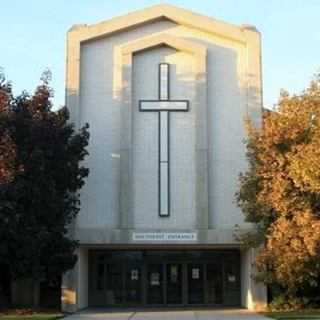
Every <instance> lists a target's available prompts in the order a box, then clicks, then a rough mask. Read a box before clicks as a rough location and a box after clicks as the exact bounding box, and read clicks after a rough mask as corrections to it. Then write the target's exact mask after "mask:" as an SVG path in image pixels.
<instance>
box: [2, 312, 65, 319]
mask: <svg viewBox="0 0 320 320" xmlns="http://www.w3.org/2000/svg"><path fill="white" fill-rule="evenodd" d="M59 318H62V314H45V313H44V314H41V313H40V314H30V315H17V314H9V315H7V314H0V320H56V319H59Z"/></svg>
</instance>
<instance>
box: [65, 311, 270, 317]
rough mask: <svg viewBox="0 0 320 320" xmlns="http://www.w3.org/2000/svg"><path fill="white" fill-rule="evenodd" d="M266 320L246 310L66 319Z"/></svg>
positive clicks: (85, 314) (89, 313)
mask: <svg viewBox="0 0 320 320" xmlns="http://www.w3.org/2000/svg"><path fill="white" fill-rule="evenodd" d="M100 319H101V320H104V319H106V320H266V319H270V318H267V317H264V316H261V315H259V314H256V313H253V312H250V311H247V310H244V309H228V310H186V311H183V310H180V311H175V310H168V311H148V310H141V311H131V310H130V311H129V310H128V311H123V312H122V311H106V310H102V309H101V310H96V309H89V310H84V311H82V312H79V313H75V314H72V315H70V316H68V317H66V320H100Z"/></svg>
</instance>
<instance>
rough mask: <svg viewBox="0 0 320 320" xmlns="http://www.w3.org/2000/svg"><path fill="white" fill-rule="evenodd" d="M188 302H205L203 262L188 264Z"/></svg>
mask: <svg viewBox="0 0 320 320" xmlns="http://www.w3.org/2000/svg"><path fill="white" fill-rule="evenodd" d="M187 268H188V269H187V270H188V303H190V304H203V303H204V268H203V264H197V263H190V264H188V267H187Z"/></svg>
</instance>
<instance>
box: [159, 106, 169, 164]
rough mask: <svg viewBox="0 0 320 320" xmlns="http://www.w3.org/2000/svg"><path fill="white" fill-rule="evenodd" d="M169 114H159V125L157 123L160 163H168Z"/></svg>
mask: <svg viewBox="0 0 320 320" xmlns="http://www.w3.org/2000/svg"><path fill="white" fill-rule="evenodd" d="M168 116H169V114H168V111H161V112H160V115H159V117H160V119H159V120H160V121H159V122H160V123H159V139H160V141H159V144H160V151H159V152H160V162H168V158H169V154H168V149H169V148H168V145H169V140H168V138H169V137H168V133H169V131H168V129H169V123H168V122H169V117H168Z"/></svg>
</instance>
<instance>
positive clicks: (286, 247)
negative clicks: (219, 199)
mask: <svg viewBox="0 0 320 320" xmlns="http://www.w3.org/2000/svg"><path fill="white" fill-rule="evenodd" d="M247 157H248V160H249V167H248V170H247V171H246V172H245V173H242V174H240V189H239V191H238V193H237V195H236V196H237V201H238V205H239V206H240V208H241V209H242V211H243V213H244V214H245V216H246V220H247V221H248V222H254V223H256V226H257V228H256V232H255V233H251V234H247V235H245V236H244V237H243V240H246V241H247V244H248V245H250V246H258V245H261V244H262V250H261V253H260V255H259V256H258V258H257V260H256V266H257V268H258V271H259V275H258V277H257V278H258V280H260V281H264V282H265V283H266V284H269V285H271V286H273V287H274V286H277V287H280V288H281V290H282V293H283V295H284V296H285V297H287V299H288V300H290V299H291V300H295V301H297V299H298V300H299V299H300V300H299V301H300V302H299V303H298V304H296V306H297V305H299V306H302V305H304V304H306V303H307V302H310V301H311V300H312V301H313V302H314V301H316V300H317V299H318V301H319V299H320V77H316V78H315V80H313V81H312V82H311V84H310V86H309V87H308V88H307V89H306V90H305V91H303V92H302V93H301V94H300V95H289V94H288V93H287V92H282V93H281V97H280V100H279V105H278V108H277V109H276V110H275V111H266V112H264V114H263V119H262V126H261V127H260V128H256V127H255V126H254V125H253V124H252V123H251V122H250V120H248V140H247ZM315 292H317V294H314V293H315Z"/></svg>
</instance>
